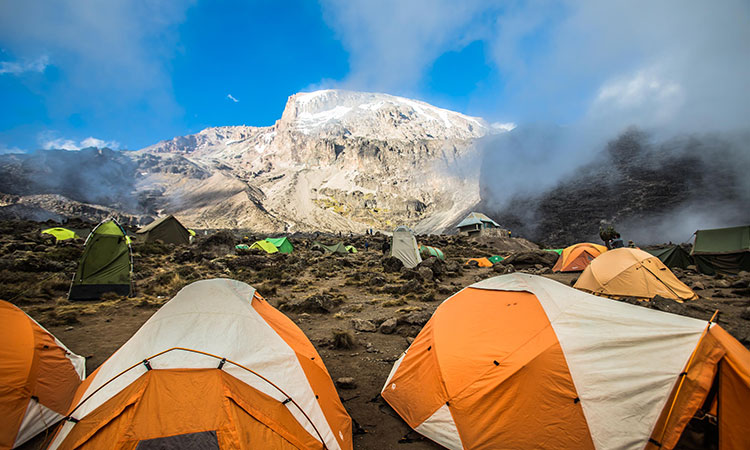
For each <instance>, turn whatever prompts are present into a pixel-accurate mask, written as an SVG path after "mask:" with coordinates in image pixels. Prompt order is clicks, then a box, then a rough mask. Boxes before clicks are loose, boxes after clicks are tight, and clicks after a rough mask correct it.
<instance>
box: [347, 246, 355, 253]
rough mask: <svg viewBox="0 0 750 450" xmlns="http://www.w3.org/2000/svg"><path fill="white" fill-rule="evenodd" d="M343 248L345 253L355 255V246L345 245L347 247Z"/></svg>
mask: <svg viewBox="0 0 750 450" xmlns="http://www.w3.org/2000/svg"><path fill="white" fill-rule="evenodd" d="M344 248H345V249H346V251H347V252H349V253H357V247H355V246H353V245H347V246H345V247H344Z"/></svg>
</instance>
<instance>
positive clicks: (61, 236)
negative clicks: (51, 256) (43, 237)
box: [42, 227, 78, 242]
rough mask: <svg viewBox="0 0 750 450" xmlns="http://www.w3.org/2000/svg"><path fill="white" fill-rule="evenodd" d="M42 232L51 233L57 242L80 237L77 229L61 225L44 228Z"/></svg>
mask: <svg viewBox="0 0 750 450" xmlns="http://www.w3.org/2000/svg"><path fill="white" fill-rule="evenodd" d="M42 234H49V235H51V236H54V237H55V241H56V242H60V241H66V240H68V239H75V238H77V237H78V235H77V234H76V232H75V231H73V230H69V229H67V228H60V227H57V228H47V229H46V230H42Z"/></svg>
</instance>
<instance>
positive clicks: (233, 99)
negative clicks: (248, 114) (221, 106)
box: [227, 94, 240, 103]
mask: <svg viewBox="0 0 750 450" xmlns="http://www.w3.org/2000/svg"><path fill="white" fill-rule="evenodd" d="M227 98H228V99H229V100H231V101H233V102H235V103H239V102H240V101H239V100H237V99H236V98H234V96H233V95H232V94H227Z"/></svg>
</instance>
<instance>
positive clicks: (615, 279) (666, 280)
mask: <svg viewBox="0 0 750 450" xmlns="http://www.w3.org/2000/svg"><path fill="white" fill-rule="evenodd" d="M574 287H575V288H576V289H580V290H582V291H586V292H590V293H592V294H595V295H603V296H606V297H612V298H620V297H636V298H640V299H644V300H648V299H652V298H654V297H656V296H657V295H659V296H661V297H665V298H671V299H674V300H677V301H682V300H693V299H696V298H698V296H697V295H696V294H695V292H693V291H692V290H691V289H690V288H689V287H687V286H686V285H685V284H684V283H683V282H682V281H680V280H679V279H677V277H676V276H675V275H674V274H673V273H672V271H671V270H669V268H667V266H665V265H664V263H662V262H661V260H660V259H659V258H657V257H656V256H654V255H652V254H650V253H647V252H644V251H643V250H639V249H636V248H617V249H614V250H610V251H608V252H607V253H604V254H603V255H601V256H599V257H597V258H596V259H594V260H593V261H591V264H589V266H588V267H586V270H584V271H583V273H582V274H581V276H580V277H579V278H578V281H576V284H575V286H574Z"/></svg>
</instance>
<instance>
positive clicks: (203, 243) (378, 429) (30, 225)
mask: <svg viewBox="0 0 750 450" xmlns="http://www.w3.org/2000/svg"><path fill="white" fill-rule="evenodd" d="M68 226H69V227H70V228H72V229H75V230H76V231H77V233H79V234H82V235H83V236H86V235H87V231H90V230H92V229H96V226H97V224H93V223H84V222H71V223H69V224H68ZM123 230H124V231H125V232H127V234H128V236H134V238H133V240H132V241H131V243H130V247H131V249H132V250H131V251H132V260H133V271H132V289H133V295H132V296H127V291H125V292H123V291H122V290H119V291H118V289H119V288H116V289H114V290H113V291H112V292H108V293H103V294H101V298H99V299H98V300H82V301H81V300H75V299H68V290H69V288H70V283H71V277H73V275H74V274H75V273H76V271H77V265H78V262H79V260H80V259H81V257H82V256H83V240H82V239H71V240H65V241H60V242H56V240H55V239H54V238H53V237H51V236H47V235H44V234H42V233H40V227H39V225H38V224H36V223H34V222H2V232H3V234H4V236H6V240H4V242H3V246H2V248H0V262H1V263H2V267H3V270H2V277H3V279H2V286H3V287H2V292H0V298H2V299H4V300H9V301H11V302H12V303H13V304H15V305H17V306H18V307H20V308H21V309H22V310H23V311H24V312H26V313H27V314H29V315H30V316H31V317H33V318H34V319H35V320H36V321H38V322H39V323H40V324H41V325H42V326H44V327H45V328H46V329H47V330H49V331H50V332H51V333H52V334H53V335H54V336H56V337H57V338H59V339H60V340H61V341H62V342H64V343H65V345H66V346H68V347H69V348H70V350H71V351H72V352H73V353H75V354H78V355H81V356H83V357H85V358H86V369H87V370H86V373H87V374H91V373H92V372H93V371H94V370H95V369H96V368H97V367H100V366H101V365H102V364H103V363H104V362H105V361H106V360H107V359H108V358H109V357H110V356H111V355H112V354H113V353H114V352H115V351H116V350H117V349H118V348H119V347H120V346H122V345H123V344H124V343H125V342H126V341H128V340H129V339H130V338H131V337H132V336H133V335H134V333H136V331H138V329H139V328H140V327H141V326H142V325H143V324H144V323H145V322H146V321H147V320H148V319H149V318H151V317H152V316H153V315H154V314H155V313H156V312H157V311H159V310H160V307H161V306H163V305H164V304H166V303H167V301H169V300H170V299H171V298H172V297H174V296H175V295H176V294H177V293H178V292H179V291H180V289H182V288H183V287H185V286H187V285H190V284H191V283H193V282H195V281H199V280H206V279H213V278H228V279H232V280H237V281H238V282H242V283H247V285H249V286H252V287H253V288H255V290H256V292H257V294H258V295H260V296H262V298H263V299H265V300H266V301H267V302H268V303H269V304H270V305H271V306H273V307H275V308H277V309H278V310H279V311H280V312H281V313H283V314H284V315H286V316H287V317H289V319H291V321H292V322H293V323H294V324H296V326H298V327H299V329H300V330H301V331H302V332H303V333H304V336H306V337H307V339H309V340H310V342H311V343H312V345H313V346H314V348H315V350H317V353H318V354H319V355H320V358H322V361H323V363H324V364H325V367H326V368H327V370H328V372H329V374H330V378H331V380H332V382H333V383H334V384H335V386H336V389H337V393H338V397H339V398H340V401H341V404H342V405H343V408H345V410H346V412H347V413H348V414H349V416H350V417H351V419H353V421H354V422H353V423H354V424H355V425H354V428H353V432H354V435H353V443H354V448H358V449H379V448H396V447H398V448H400V444H399V443H402V444H404V448H412V449H430V448H440V446H438V445H437V444H435V443H434V442H432V441H431V440H430V439H427V438H425V437H424V436H423V435H421V434H419V433H417V432H416V431H414V430H412V429H411V428H410V427H409V426H408V425H407V423H406V422H405V421H404V420H403V419H402V418H401V417H400V416H399V414H398V413H397V412H396V411H395V410H394V409H393V408H392V407H391V405H389V403H387V402H386V401H385V400H384V397H381V396H380V395H379V394H380V391H381V390H382V389H383V387H384V383H385V381H386V379H387V378H388V377H389V373H390V372H391V369H392V367H393V365H394V363H395V362H396V361H397V360H398V358H399V357H400V356H401V355H402V352H404V351H405V350H406V349H407V348H409V346H410V345H411V344H412V343H413V342H415V341H414V339H415V338H416V337H417V335H418V334H419V332H420V330H421V329H422V328H423V327H424V325H425V324H426V323H427V322H428V320H429V319H430V317H431V316H432V314H433V313H434V312H435V310H436V309H437V308H438V306H440V305H441V303H442V302H443V301H444V300H446V299H448V298H450V297H451V296H453V295H454V294H456V293H458V292H459V291H461V290H462V289H464V288H466V287H468V286H470V285H472V284H474V283H478V282H482V281H483V280H488V279H492V278H493V277H497V276H499V275H503V274H505V276H506V277H507V276H511V275H512V274H514V273H517V274H521V275H523V276H526V274H528V275H536V276H541V277H544V278H547V279H549V280H554V282H555V285H559V286H560V289H569V290H570V291H572V292H579V291H577V290H575V289H573V288H572V287H570V286H572V285H573V284H575V282H576V281H577V280H578V279H579V277H582V272H580V271H579V272H553V270H552V269H553V266H554V265H555V263H556V262H557V261H558V258H559V256H558V253H557V252H555V251H550V250H544V249H541V248H539V247H538V246H537V245H536V244H534V243H532V242H530V241H527V240H525V239H523V238H510V237H507V236H471V237H469V236H465V235H428V236H416V237H414V238H413V237H411V236H412V235H411V233H410V232H409V231H408V229H406V231H403V233H404V234H403V235H400V236H399V237H398V239H394V243H397V242H399V241H403V242H407V243H408V242H411V241H412V240H413V241H414V242H413V244H410V245H412V246H411V247H409V246H406V247H400V245H399V244H397V245H396V248H395V250H393V249H392V248H389V250H388V251H387V254H384V252H383V250H382V248H383V243H390V242H391V237H390V236H388V235H385V234H381V233H378V234H375V235H352V236H351V237H349V236H344V237H341V238H339V237H338V236H337V235H333V234H331V235H325V234H310V235H304V234H298V235H290V236H288V237H287V239H285V240H281V239H279V240H277V241H276V242H278V243H279V245H282V244H287V243H288V244H289V246H288V247H286V245H285V247H286V250H288V252H282V251H275V252H272V253H267V250H265V249H263V248H256V249H253V248H250V246H251V245H252V244H253V243H255V242H268V240H266V238H269V240H271V241H273V240H274V239H275V238H278V236H260V235H253V234H251V233H249V232H248V231H247V230H235V231H229V230H222V231H211V232H208V231H206V233H200V232H198V233H197V234H198V236H197V237H196V239H195V240H194V241H193V243H192V244H180V245H177V244H173V243H164V242H163V241H161V240H152V241H149V240H146V239H143V238H142V237H141V236H140V235H139V234H138V233H135V231H136V230H135V229H129V228H128V227H123ZM417 241H418V242H417ZM123 242H124V241H123ZM365 242H367V245H365ZM417 245H419V246H427V247H431V248H434V249H439V250H440V253H441V254H443V255H444V257H445V260H442V259H440V258H438V257H429V256H427V255H428V254H429V252H425V253H424V255H425V256H420V253H419V251H418V249H419V247H418V246H417ZM238 246H239V247H238ZM346 246H353V247H355V248H358V249H360V250H359V251H358V252H357V253H350V252H348V251H346V249H345V247H346ZM245 247H247V248H245ZM366 247H367V248H368V250H365V248H366ZM410 249H411V250H410ZM621 250H627V249H621ZM392 252H395V253H405V255H406V256H405V257H404V258H405V259H406V261H407V262H408V263H409V264H411V263H414V262H415V261H416V260H415V259H414V258H419V262H417V263H416V264H414V266H413V267H412V268H408V267H406V266H405V265H404V263H402V262H401V261H400V260H399V259H398V258H394V257H392V256H390V255H392V254H393V253H392ZM610 252H612V253H613V254H614V252H615V251H614V250H612V251H610ZM639 252H640V251H639ZM434 253H437V252H436V251H435V252H434ZM607 253H609V252H605V253H603V255H607ZM626 253H627V252H626ZM637 255H638V257H636V258H634V261H635V263H633V264H636V263H637V264H646V262H642V259H643V261H648V257H650V256H651V255H650V254H646V253H644V252H640V253H637ZM643 255H646V256H643ZM495 256H497V257H495ZM472 258H481V259H484V260H487V261H489V259H490V258H492V259H493V262H490V265H489V267H483V266H484V265H485V264H481V265H479V264H476V265H475V264H467V262H469V261H470V260H471V259H472ZM639 258H641V259H639ZM593 261H597V260H596V259H594V260H593ZM493 264H494V265H493ZM653 264H655V263H653ZM626 265H628V264H626ZM631 265H632V264H631ZM628 267H630V265H628ZM638 267H640V266H638ZM587 270H588V269H587ZM628 270H630V271H631V272H632V271H633V270H637V268H632V269H628V268H626V269H623V271H625V272H627V273H629V272H628ZM672 270H673V272H674V276H675V278H678V279H679V282H681V283H684V285H685V286H687V287H689V289H692V290H694V292H695V293H696V294H697V297H698V298H696V299H691V300H686V301H684V302H683V301H680V302H678V301H674V300H671V299H669V298H664V297H661V296H659V297H656V298H655V299H651V301H643V300H642V299H641V300H639V299H637V298H635V296H633V297H627V296H622V295H620V296H617V298H618V300H617V303H618V304H633V305H638V308H642V309H644V310H654V311H666V312H669V313H673V314H678V315H680V316H686V317H691V318H695V319H699V321H700V323H699V325H700V324H705V323H706V321H707V320H709V319H710V318H711V317H712V316H713V314H714V312H715V311H716V310H719V315H718V318H717V319H716V323H717V324H718V325H720V326H721V328H722V329H724V330H726V331H727V332H728V333H729V334H731V335H732V336H734V337H735V338H736V339H737V340H738V341H739V342H740V343H741V344H742V345H744V346H745V347H747V346H749V345H750V306H749V305H750V274H749V273H748V272H746V271H743V272H741V274H740V275H739V276H738V275H723V274H719V275H704V274H701V273H698V272H697V271H696V270H694V269H693V268H691V269H680V268H673V269H672ZM584 273H585V272H584ZM670 281H671V279H670ZM480 284H481V283H480ZM115 286H119V285H115ZM592 298H594V299H596V297H592ZM206 307H210V306H206ZM696 323H698V321H696ZM702 326H703V325H700V326H698V328H700V327H702ZM154 364H156V363H154ZM579 390H580V389H579ZM581 395H582V394H581ZM385 399H388V397H387V396H385ZM423 431H424V430H423ZM686 433H688V434H689V433H691V431H690V427H688V431H686ZM678 437H679V436H678ZM50 438H51V434H49V433H47V434H45V433H41V434H40V435H39V436H37V438H36V439H35V440H32V441H30V442H29V443H28V444H26V445H25V446H23V447H21V448H24V449H33V448H39V446H40V445H42V442H44V441H45V440H46V441H48V440H49V439H50ZM678 448H681V447H678ZM682 448H691V447H682Z"/></svg>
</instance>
